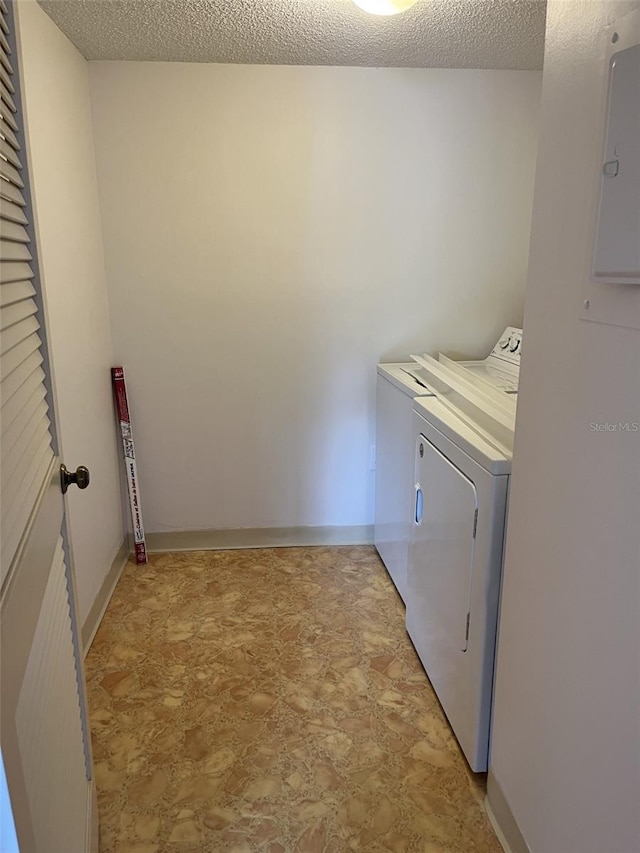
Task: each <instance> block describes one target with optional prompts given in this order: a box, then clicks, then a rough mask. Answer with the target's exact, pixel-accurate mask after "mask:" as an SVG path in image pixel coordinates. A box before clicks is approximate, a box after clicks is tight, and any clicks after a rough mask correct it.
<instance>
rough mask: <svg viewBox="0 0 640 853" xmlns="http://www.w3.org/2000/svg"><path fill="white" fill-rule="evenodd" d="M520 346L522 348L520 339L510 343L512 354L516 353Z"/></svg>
mask: <svg viewBox="0 0 640 853" xmlns="http://www.w3.org/2000/svg"><path fill="white" fill-rule="evenodd" d="M519 346H520V339H519V338H512V339H511V341H510V347H509V349H510V350H511V352H515V351H516V350H517V349H518V347H519Z"/></svg>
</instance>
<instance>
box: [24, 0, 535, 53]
mask: <svg viewBox="0 0 640 853" xmlns="http://www.w3.org/2000/svg"><path fill="white" fill-rule="evenodd" d="M39 2H40V5H41V6H42V7H43V8H44V9H45V11H46V12H47V13H48V14H49V15H50V16H51V18H53V20H54V21H55V22H56V24H58V26H59V27H60V29H61V30H62V31H63V32H64V33H66V35H67V36H68V37H69V38H70V39H71V41H72V42H73V44H75V45H76V47H77V48H78V49H79V50H80V52H81V53H82V54H83V55H84V56H85V57H86V58H87V59H126V60H147V61H149V60H152V61H165V62H236V63H251V64H253V63H257V64H269V65H272V64H275V65H369V66H395V67H418V68H504V69H507V68H511V69H536V68H541V67H542V55H543V43H544V24H545V0H418V3H417V4H416V5H415V6H414V7H413V8H412V9H410V10H409V11H407V12H405V13H403V14H402V15H398V16H395V17H392V18H381V17H376V16H373V15H367V14H366V13H364V12H362V11H361V10H360V9H358V8H357V7H356V6H354V5H353V3H352V2H351V0H39Z"/></svg>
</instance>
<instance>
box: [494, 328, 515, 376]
mask: <svg viewBox="0 0 640 853" xmlns="http://www.w3.org/2000/svg"><path fill="white" fill-rule="evenodd" d="M521 352H522V329H516V328H515V326H507V328H506V329H505V330H504V332H503V333H502V334H501V335H500V340H499V341H498V343H497V344H496V345H495V346H494V348H493V349H492V350H491V355H492V356H494V357H495V358H499V359H501V360H502V361H508V362H510V363H511V364H515V365H518V366H519V365H520V354H521Z"/></svg>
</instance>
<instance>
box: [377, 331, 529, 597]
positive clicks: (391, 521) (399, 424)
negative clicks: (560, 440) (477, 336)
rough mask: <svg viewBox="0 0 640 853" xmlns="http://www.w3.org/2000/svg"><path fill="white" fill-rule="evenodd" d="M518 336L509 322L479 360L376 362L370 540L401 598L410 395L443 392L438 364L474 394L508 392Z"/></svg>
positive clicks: (407, 531) (409, 481)
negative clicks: (472, 388) (476, 391)
mask: <svg viewBox="0 0 640 853" xmlns="http://www.w3.org/2000/svg"><path fill="white" fill-rule="evenodd" d="M521 341H522V330H521V329H515V328H513V327H511V326H510V327H508V328H507V329H505V331H504V333H503V334H502V335H501V336H500V339H499V341H498V343H497V344H496V345H495V347H494V348H493V350H492V351H491V353H490V355H489V356H488V357H487V358H486V359H484V360H482V361H461V362H454V361H451V359H448V358H446V356H444V355H442V354H440V356H439V359H440V360H439V361H436V360H435V359H430V357H429V356H426V355H425V356H414V357H413V358H414V361H412V362H406V363H402V364H379V365H378V375H377V388H376V392H377V393H376V476H375V486H376V493H375V517H374V543H375V546H376V548H377V550H378V553H379V554H380V557H381V559H382V561H383V563H384V564H385V566H386V568H387V571H388V572H389V575H390V576H391V578H392V580H393V582H394V584H395V585H396V589H397V590H398V592H399V593H400V595H401V597H402V599H403V601H404V602H405V603H406V601H407V570H408V560H409V543H410V541H411V535H412V521H411V518H412V512H413V471H414V451H415V434H414V425H413V399H414V398H415V397H425V396H430V395H434V394H435V393H436V388H439V389H440V393H441V396H443V397H446V396H447V390H448V391H449V392H451V389H447V386H446V383H444V382H443V381H442V379H441V376H440V374H441V371H442V370H443V369H444V370H445V371H447V370H448V371H449V372H450V371H451V370H453V371H454V372H455V371H460V370H462V371H463V372H462V374H461V376H462V380H461V381H462V385H463V387H465V388H466V386H467V384H468V383H469V382H470V381H471V382H474V383H475V384H477V385H478V388H479V393H480V394H482V390H483V389H484V390H486V389H487V388H489V389H490V391H493V390H495V389H496V388H504V389H505V390H508V391H509V392H513V391H514V390H516V389H517V384H518V371H519V368H520V350H521V347H522V344H521ZM434 364H435V365H436V368H435V369H436V370H437V375H436V374H434V367H433V365H434ZM445 375H448V374H445ZM465 377H466V379H465ZM483 399H484V398H483ZM507 432H508V430H507ZM507 438H508V436H507Z"/></svg>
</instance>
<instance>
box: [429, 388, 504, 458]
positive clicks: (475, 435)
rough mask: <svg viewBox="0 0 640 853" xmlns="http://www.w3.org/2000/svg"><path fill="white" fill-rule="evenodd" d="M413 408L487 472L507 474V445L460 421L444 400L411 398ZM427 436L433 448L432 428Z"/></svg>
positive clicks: (479, 428)
mask: <svg viewBox="0 0 640 853" xmlns="http://www.w3.org/2000/svg"><path fill="white" fill-rule="evenodd" d="M413 411H414V412H415V413H416V414H418V415H420V417H421V418H423V419H424V420H425V421H427V424H431V425H432V426H433V427H435V430H437V432H439V433H441V434H442V435H444V436H445V437H446V438H448V439H449V440H450V441H452V442H453V443H454V444H456V445H457V446H458V447H459V448H460V449H461V450H463V451H464V452H465V453H466V454H467V455H468V456H470V457H471V458H472V459H474V460H475V461H476V462H477V463H478V464H479V465H482V467H483V468H484V469H485V470H486V471H488V472H489V473H490V474H510V473H511V451H510V450H509V448H506V447H503V446H501V445H500V444H499V443H498V441H496V440H495V438H494V437H493V436H490V435H488V434H486V433H485V432H484V430H483V429H482V428H481V427H480V426H479V425H477V424H473V423H469V422H467V421H465V420H463V419H462V418H461V417H460V416H459V415H457V414H456V413H455V412H453V411H452V410H451V409H450V408H449V406H447V405H446V404H445V403H442V402H441V401H440V400H438V399H437V398H435V397H421V398H419V399H416V400H414V401H413ZM427 437H428V438H429V440H430V441H431V442H432V443H433V444H434V445H435V446H436V447H437V446H438V441H437V433H435V434H434V431H433V430H432V431H430V433H429V435H428V436H427Z"/></svg>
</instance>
